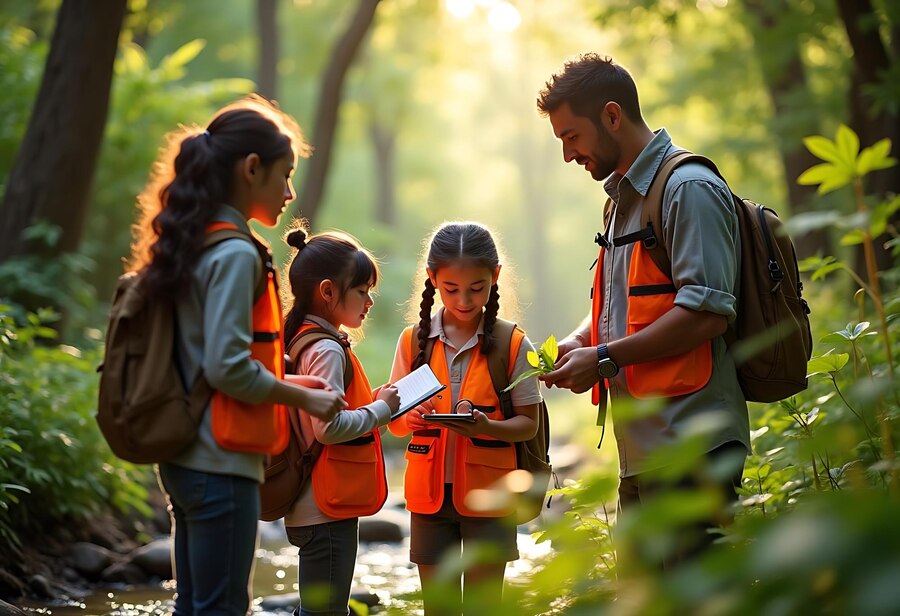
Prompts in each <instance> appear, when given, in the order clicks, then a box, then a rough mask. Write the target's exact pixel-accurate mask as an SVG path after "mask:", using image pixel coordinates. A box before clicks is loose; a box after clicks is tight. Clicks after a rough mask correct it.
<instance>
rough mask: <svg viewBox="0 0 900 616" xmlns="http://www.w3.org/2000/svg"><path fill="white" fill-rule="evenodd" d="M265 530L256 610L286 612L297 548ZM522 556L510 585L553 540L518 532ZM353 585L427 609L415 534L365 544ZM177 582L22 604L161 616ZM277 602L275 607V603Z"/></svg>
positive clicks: (62, 614)
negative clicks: (412, 557)
mask: <svg viewBox="0 0 900 616" xmlns="http://www.w3.org/2000/svg"><path fill="white" fill-rule="evenodd" d="M267 535H271V533H265V534H263V535H262V539H261V541H260V546H259V548H258V549H257V551H256V564H255V568H254V575H253V596H254V605H253V612H254V615H255V616H267V615H268V614H273V615H276V614H277V615H279V616H283V615H284V614H286V613H290V610H291V609H293V606H294V605H295V604H296V603H297V602H298V601H299V597H298V595H297V588H298V587H297V550H296V548H294V547H293V546H291V545H290V544H289V543H287V539H286V538H285V539H284V540H280V539H276V540H272V539H271V538H268V539H267V538H266V536H267ZM518 544H519V554H520V559H519V560H517V561H515V562H512V563H509V564H508V565H507V569H506V580H507V583H508V584H515V583H517V582H518V583H523V582H524V580H523V577H524V576H526V575H527V574H528V573H529V572H530V571H531V569H532V567H533V566H534V563H535V561H536V560H537V559H539V558H540V557H541V556H542V555H545V554H547V552H548V551H549V550H550V545H549V542H548V543H541V544H536V543H535V542H534V540H533V539H532V537H531V536H530V535H527V534H522V533H520V534H519V535H518ZM353 587H354V591H356V590H368V591H370V592H371V593H373V594H375V595H377V596H378V599H379V606H378V607H375V608H372V610H371V611H372V613H373V614H374V613H378V612H382V613H383V612H386V611H387V608H388V607H390V608H391V609H392V610H394V612H395V613H398V612H399V613H402V614H413V615H415V614H422V603H421V599H420V598H419V594H418V591H419V578H418V574H417V572H416V567H415V565H412V564H411V563H410V562H409V539H408V538H407V539H405V540H404V541H403V542H402V543H393V544H388V543H364V544H360V548H359V556H358V557H357V561H356V570H355V571H354V574H353ZM174 590H175V588H174V582H173V581H167V582H164V583H163V584H161V585H157V586H149V587H141V588H137V587H122V588H100V589H97V590H96V591H95V592H94V593H93V594H91V595H89V596H87V597H84V598H82V599H78V600H73V601H68V602H58V603H54V604H47V603H37V602H24V603H21V604H20V607H22V608H23V609H25V610H26V611H28V612H31V613H35V614H47V615H55V616H70V615H76V614H77V615H79V616H99V615H114V616H157V615H162V614H168V613H169V612H170V610H171V606H172V594H173V592H174ZM273 605H274V606H273Z"/></svg>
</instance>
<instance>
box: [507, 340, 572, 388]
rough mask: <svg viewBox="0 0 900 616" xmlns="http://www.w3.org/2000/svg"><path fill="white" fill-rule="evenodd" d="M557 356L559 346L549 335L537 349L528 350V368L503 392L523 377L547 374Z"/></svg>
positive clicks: (552, 367)
mask: <svg viewBox="0 0 900 616" xmlns="http://www.w3.org/2000/svg"><path fill="white" fill-rule="evenodd" d="M557 356H559V347H558V346H557V345H556V337H555V336H552V335H551V336H550V337H549V338H547V339H546V340H544V343H543V344H542V345H541V348H539V349H538V350H537V351H528V363H529V364H530V365H531V369H530V370H526V371H525V372H523V373H522V374H520V375H519V376H518V377H517V378H516V380H515V381H513V382H512V383H510V384H509V387H507V388H506V389H504V390H503V391H504V392H507V391H509V390H511V389H512V388H513V387H515V386H516V385H518V384H519V383H521V382H522V381H524V380H525V379H528V378H531V377H533V376H537V375H539V374H547V373H548V372H553V370H555V369H556V367H555V363H556V358H557Z"/></svg>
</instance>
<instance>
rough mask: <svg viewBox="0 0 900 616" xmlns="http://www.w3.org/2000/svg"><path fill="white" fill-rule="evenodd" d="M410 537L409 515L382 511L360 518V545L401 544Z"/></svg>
mask: <svg viewBox="0 0 900 616" xmlns="http://www.w3.org/2000/svg"><path fill="white" fill-rule="evenodd" d="M406 536H409V513H408V512H406V511H397V510H396V509H382V510H381V511H379V512H378V513H376V514H375V515H373V516H370V517H367V518H360V520H359V541H360V543H399V542H401V541H403V538H404V537H406Z"/></svg>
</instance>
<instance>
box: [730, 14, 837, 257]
mask: <svg viewBox="0 0 900 616" xmlns="http://www.w3.org/2000/svg"><path fill="white" fill-rule="evenodd" d="M744 5H745V7H746V9H747V11H748V13H749V16H750V17H751V19H752V25H751V27H750V32H751V34H752V35H753V37H754V47H755V49H756V55H757V58H758V59H759V63H760V67H761V70H762V75H763V80H764V81H765V84H766V89H767V90H768V92H769V98H770V99H771V101H772V106H773V108H774V110H775V113H774V116H773V118H774V121H775V122H777V121H778V119H779V118H783V117H785V115H786V114H788V113H791V112H793V114H794V115H796V112H797V109H796V101H795V100H792V99H795V96H794V94H795V93H796V91H797V89H798V88H799V89H808V87H809V86H808V85H807V78H806V69H805V67H804V65H803V60H802V59H801V55H800V44H799V42H798V41H797V40H796V39H791V40H785V39H784V38H783V37H780V36H778V29H779V28H780V26H781V25H782V20H785V19H786V18H789V15H790V13H789V12H790V7H789V6H787V3H786V2H784V1H783V0H782V1H780V2H778V5H777V6H775V5H773V3H772V2H768V1H765V0H745V2H744ZM773 39H776V40H777V41H778V46H777V47H778V57H777V58H776V57H773V53H774V50H773V45H771V44H770V42H771V41H772V40H773ZM809 120H810V121H809V123H808V125H805V126H793V127H792V130H791V131H790V132H786V131H784V130H780V129H778V127H775V126H772V127H771V130H772V132H773V133H775V135H776V137H777V139H778V151H779V155H780V158H781V164H782V166H783V168H784V179H785V184H786V188H787V196H788V203H789V204H790V207H791V212H792V213H794V214H798V213H801V212H807V211H809V210H811V209H815V208H814V207H813V206H812V203H813V201H812V199H813V197H814V196H815V194H816V187H815V186H801V185H800V184H798V183H797V178H798V177H800V174H801V173H803V172H804V171H806V170H807V169H809V168H810V167H812V166H813V165H815V164H816V163H817V162H819V160H818V159H817V158H816V157H815V156H813V155H812V153H810V152H809V150H807V149H806V147H805V146H804V145H803V142H802V138H803V137H805V136H808V135H813V134H819V132H820V128H819V126H818V123H817V122H815V117H814V114H810V117H809ZM793 239H794V245H795V247H796V249H797V256H798V257H799V258H801V259H802V258H804V257H809V256H813V255H815V254H825V255H827V254H831V246H830V245H831V242H830V240H829V236H828V233H827V231H826V230H825V229H817V230H814V231H811V232H808V233H806V234H804V235H802V236H798V237H795V238H793Z"/></svg>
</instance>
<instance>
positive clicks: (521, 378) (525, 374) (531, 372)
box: [503, 368, 544, 391]
mask: <svg viewBox="0 0 900 616" xmlns="http://www.w3.org/2000/svg"><path fill="white" fill-rule="evenodd" d="M539 374H544V371H543V370H541V369H540V368H532V369H531V370H526V371H525V372H523V373H522V374H520V375H519V376H518V377H517V378H516V380H515V381H513V382H512V383H510V384H509V387H507V388H506V389H504V390H503V391H509V390H511V389H512V388H513V387H515V386H516V385H518V384H519V383H521V382H522V381H524V380H525V379H530V378H531V377H533V376H537V375H539Z"/></svg>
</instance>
